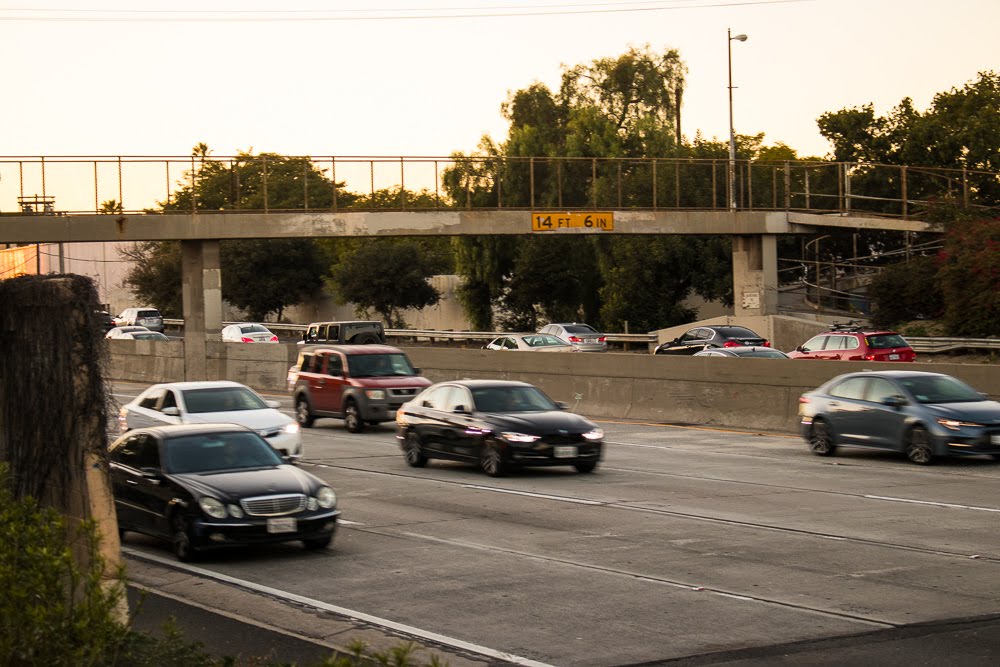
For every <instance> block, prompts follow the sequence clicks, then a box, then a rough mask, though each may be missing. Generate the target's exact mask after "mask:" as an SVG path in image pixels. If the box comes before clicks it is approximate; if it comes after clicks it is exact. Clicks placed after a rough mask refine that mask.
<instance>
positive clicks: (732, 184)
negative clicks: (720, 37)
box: [726, 28, 747, 211]
mask: <svg viewBox="0 0 1000 667" xmlns="http://www.w3.org/2000/svg"><path fill="white" fill-rule="evenodd" d="M726 37H728V39H727V40H726V51H727V53H728V55H729V179H728V183H729V210H730V211H735V210H736V132H735V131H734V130H733V40H734V39H735V40H737V41H740V42H745V41H747V36H746V35H736V36H735V37H734V36H733V33H732V30H731V29H729V28H726Z"/></svg>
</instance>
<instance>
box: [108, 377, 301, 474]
mask: <svg viewBox="0 0 1000 667" xmlns="http://www.w3.org/2000/svg"><path fill="white" fill-rule="evenodd" d="M278 406H279V404H278V402H277V401H266V400H264V399H263V398H262V397H261V396H260V395H259V394H258V393H257V392H255V391H254V390H253V389H251V388H250V387H247V386H245V385H242V384H240V383H238V382H229V381H228V380H213V381H203V382H167V383H163V384H154V385H153V386H151V387H149V388H148V389H146V390H145V391H143V392H142V393H141V394H139V395H138V396H136V397H135V398H134V399H132V400H131V401H129V402H128V403H126V404H125V405H123V406H122V407H121V410H119V413H118V425H119V428H120V430H121V431H122V432H123V433H124V432H126V431H129V430H131V429H134V428H143V427H147V426H160V425H164V424H212V423H226V424H239V425H240V426H246V427H247V428H251V429H253V430H254V431H255V432H256V433H257V434H258V435H260V436H261V437H263V438H264V439H265V441H266V442H267V443H268V444H269V445H271V446H272V447H274V449H276V450H278V451H279V452H281V453H282V454H286V455H288V456H292V457H299V456H301V455H302V434H301V433H300V432H299V430H300V429H299V425H298V424H296V423H295V420H294V419H292V418H291V417H289V416H288V415H285V414H283V413H281V412H279V411H278Z"/></svg>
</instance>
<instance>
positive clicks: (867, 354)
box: [788, 324, 917, 361]
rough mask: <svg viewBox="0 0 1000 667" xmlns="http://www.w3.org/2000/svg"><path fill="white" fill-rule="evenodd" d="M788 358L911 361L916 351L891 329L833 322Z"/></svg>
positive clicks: (914, 357)
mask: <svg viewBox="0 0 1000 667" xmlns="http://www.w3.org/2000/svg"><path fill="white" fill-rule="evenodd" d="M788 356H789V357H791V358H792V359H840V360H842V361H915V360H916V358H917V353H916V352H914V351H913V348H912V347H910V344H909V343H907V342H906V339H904V338H903V337H902V336H900V335H899V334H898V333H896V332H895V331H883V330H880V329H866V328H863V327H860V326H856V325H838V324H834V325H833V327H832V328H831V329H830V331H827V332H825V333H821V334H819V335H818V336H813V337H812V338H810V339H809V340H807V341H806V342H805V343H803V344H802V345H799V346H798V347H797V348H795V349H794V350H792V351H791V352H789V353H788Z"/></svg>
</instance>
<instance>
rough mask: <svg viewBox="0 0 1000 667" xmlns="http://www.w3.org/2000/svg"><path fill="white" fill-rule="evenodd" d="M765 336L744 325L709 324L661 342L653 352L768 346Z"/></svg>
mask: <svg viewBox="0 0 1000 667" xmlns="http://www.w3.org/2000/svg"><path fill="white" fill-rule="evenodd" d="M770 346H771V343H770V342H768V340H767V339H766V338H764V337H763V336H761V335H759V334H757V333H756V332H754V331H751V330H750V329H747V328H746V327H737V326H732V325H725V326H719V325H710V326H703V327H695V328H694V329H690V330H688V331H686V332H684V335H682V336H679V337H677V338H675V339H673V340H670V341H667V342H666V343H663V344H661V345H659V346H657V348H656V349H655V350H653V354H694V353H695V352H701V351H702V350H707V349H711V348H716V347H770Z"/></svg>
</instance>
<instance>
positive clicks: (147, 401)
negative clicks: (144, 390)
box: [139, 389, 166, 410]
mask: <svg viewBox="0 0 1000 667" xmlns="http://www.w3.org/2000/svg"><path fill="white" fill-rule="evenodd" d="M164 391H166V390H165V389H154V390H153V391H151V392H149V393H148V394H146V395H145V396H143V397H142V400H140V401H139V407H140V408H148V409H150V410H155V409H156V403H157V401H159V400H160V397H161V396H163V392H164Z"/></svg>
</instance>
